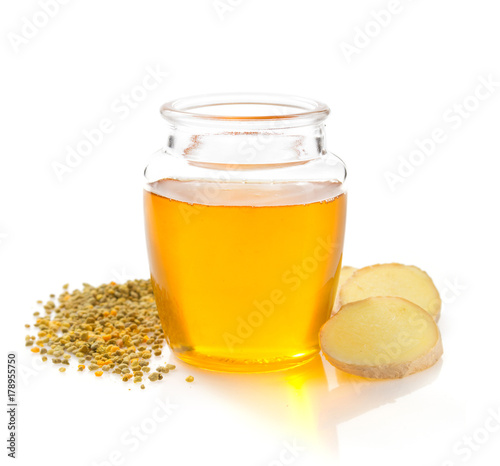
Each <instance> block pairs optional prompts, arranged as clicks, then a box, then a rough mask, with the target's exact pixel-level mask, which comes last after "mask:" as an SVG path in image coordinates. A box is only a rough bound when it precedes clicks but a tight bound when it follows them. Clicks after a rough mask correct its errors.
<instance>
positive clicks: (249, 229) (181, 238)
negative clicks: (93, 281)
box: [144, 179, 346, 372]
mask: <svg viewBox="0 0 500 466" xmlns="http://www.w3.org/2000/svg"><path fill="white" fill-rule="evenodd" d="M144 209H145V219H146V237H147V243H148V250H149V262H150V268H151V279H152V283H153V289H154V293H155V297H156V301H157V305H158V311H159V314H160V318H161V321H162V325H163V328H164V331H165V334H166V337H167V341H168V343H169V345H170V347H171V348H172V350H173V351H174V352H175V354H176V355H177V357H179V358H180V359H182V360H184V361H186V362H189V363H191V364H195V365H198V366H201V367H204V368H207V369H213V370H227V371H244V372H253V371H259V372H261V371H263V370H277V369H284V368H287V367H291V366H295V365H297V364H300V363H302V362H305V361H307V360H309V359H311V358H312V357H314V356H315V355H316V354H317V352H318V351H319V344H318V331H319V328H320V326H321V325H322V324H323V323H324V322H325V321H326V319H327V318H328V317H329V315H330V312H331V308H332V305H333V301H334V297H335V293H336V287H337V281H338V274H339V271H340V267H341V258H342V247H343V237H344V227H345V215H346V195H345V193H344V192H343V191H342V185H341V184H340V183H333V182H317V183H314V182H283V183H279V182H278V183H277V182H275V183H262V184H260V183H248V184H246V183H229V182H224V183H218V182H203V181H176V180H171V179H164V180H161V181H158V182H155V183H151V184H149V185H148V187H147V189H146V190H145V192H144Z"/></svg>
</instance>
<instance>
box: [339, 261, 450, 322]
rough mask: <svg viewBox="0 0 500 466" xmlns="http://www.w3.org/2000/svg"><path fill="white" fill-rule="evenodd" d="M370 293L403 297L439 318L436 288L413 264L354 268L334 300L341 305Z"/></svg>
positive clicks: (439, 307) (439, 309) (371, 294)
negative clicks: (354, 270)
mask: <svg viewBox="0 0 500 466" xmlns="http://www.w3.org/2000/svg"><path fill="white" fill-rule="evenodd" d="M374 296H396V297H399V298H405V299H407V300H408V301H411V302H412V303H415V304H418V305H419V306H420V307H421V308H422V309H425V310H426V311H427V312H428V313H429V314H430V315H431V316H432V317H434V319H435V320H436V321H437V320H438V319H439V313H440V312H441V298H440V297H439V292H438V290H437V288H436V286H435V285H434V283H433V281H432V280H431V278H430V277H429V275H427V274H426V273H425V272H424V271H423V270H420V269H419V268H418V267H415V266H413V265H402V264H377V265H372V266H370V267H363V268H362V269H358V270H357V271H356V272H354V273H353V274H352V275H351V277H350V278H349V279H348V280H347V281H346V282H345V283H344V285H343V286H342V287H341V288H340V291H339V295H338V300H339V305H340V306H343V305H344V304H347V303H352V302H354V301H359V300H361V299H365V298H370V297H374ZM340 306H339V307H340Z"/></svg>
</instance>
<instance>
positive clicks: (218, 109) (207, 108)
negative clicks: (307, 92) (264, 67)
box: [160, 93, 330, 128]
mask: <svg viewBox="0 0 500 466" xmlns="http://www.w3.org/2000/svg"><path fill="white" fill-rule="evenodd" d="M160 112H161V114H162V116H163V117H164V118H165V119H166V120H168V121H169V122H171V123H174V124H175V123H185V124H189V123H191V124H208V125H217V126H221V125H222V126H227V125H231V124H233V125H234V124H238V125H242V124H243V125H244V124H245V123H246V124H250V125H252V126H255V125H263V126H265V125H266V124H269V123H271V122H272V125H273V127H274V128H277V127H288V128H289V127H294V126H304V125H308V124H318V123H320V122H322V121H323V120H324V119H325V118H326V117H327V116H328V114H329V113H330V109H329V108H328V106H327V105H326V104H324V103H322V102H318V101H316V100H313V99H308V98H304V97H297V96H292V95H282V94H257V93H227V94H226V93H224V94H208V95H201V96H193V97H184V98H180V99H176V100H172V101H170V102H167V103H165V104H163V105H162V106H161V108H160Z"/></svg>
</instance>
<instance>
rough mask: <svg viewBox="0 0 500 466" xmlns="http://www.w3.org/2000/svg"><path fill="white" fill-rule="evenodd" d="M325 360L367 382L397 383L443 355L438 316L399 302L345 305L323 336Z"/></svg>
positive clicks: (377, 299) (372, 300)
mask: <svg viewBox="0 0 500 466" xmlns="http://www.w3.org/2000/svg"><path fill="white" fill-rule="evenodd" d="M319 339H320V344H321V349H322V351H323V354H324V355H325V358H326V359H327V360H328V361H329V362H330V363H331V364H332V365H334V366H335V367H337V368H338V369H341V370H343V371H344V372H348V373H350V374H354V375H359V376H361V377H369V378H375V379H397V378H401V377H405V376H407V375H410V374H413V373H415V372H419V371H422V370H424V369H427V368H429V367H431V366H432V365H433V364H435V363H436V362H437V361H438V360H439V358H440V357H441V355H442V354H443V346H442V343H441V335H440V333H439V329H438V327H437V325H436V322H435V321H434V319H433V318H432V316H431V315H430V314H429V313H428V312H426V311H424V310H423V309H422V308H421V307H419V306H417V305H416V304H414V303H412V302H410V301H408V300H406V299H403V298H396V297H374V298H367V299H364V300H362V301H356V302H353V303H349V304H345V305H344V306H342V307H341V309H340V311H339V312H337V314H335V315H334V316H333V317H332V318H331V319H330V320H328V321H327V322H326V323H325V324H324V325H323V327H321V330H320V334H319Z"/></svg>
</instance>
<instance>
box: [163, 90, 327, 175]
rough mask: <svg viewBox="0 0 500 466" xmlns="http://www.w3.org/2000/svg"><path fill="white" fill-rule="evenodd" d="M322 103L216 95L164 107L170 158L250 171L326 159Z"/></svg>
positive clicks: (270, 96) (272, 96) (274, 96)
mask: <svg viewBox="0 0 500 466" xmlns="http://www.w3.org/2000/svg"><path fill="white" fill-rule="evenodd" d="M329 112H330V110H329V108H328V107H327V106H326V105H325V104H322V103H321V102H317V101H315V100H311V99H306V98H303V97H295V96H286V95H279V94H249V93H239V94H214V95H206V96H197V97H187V98H183V99H178V100H175V101H171V102H168V103H166V104H164V105H163V106H162V108H161V113H162V115H163V117H164V118H165V119H166V120H167V123H168V134H167V136H168V137H167V144H166V146H165V148H164V151H165V152H166V153H169V154H172V155H175V156H178V157H183V158H185V159H187V160H189V161H193V162H197V163H210V164H230V165H231V166H233V168H238V167H240V166H241V168H245V167H246V166H249V165H250V166H255V165H259V166H260V165H266V164H272V165H276V164H282V163H290V162H303V161H307V160H312V159H316V158H318V157H319V156H321V155H323V154H325V152H326V149H325V131H324V120H325V119H326V117H327V116H328V114H329Z"/></svg>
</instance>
